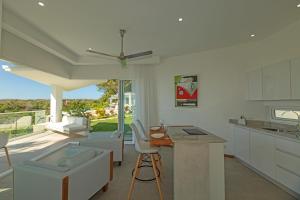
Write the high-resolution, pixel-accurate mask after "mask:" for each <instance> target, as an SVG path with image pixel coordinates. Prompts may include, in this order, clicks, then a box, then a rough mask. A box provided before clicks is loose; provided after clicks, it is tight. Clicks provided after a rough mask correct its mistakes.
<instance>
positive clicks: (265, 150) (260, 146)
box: [250, 130, 276, 178]
mask: <svg viewBox="0 0 300 200" xmlns="http://www.w3.org/2000/svg"><path fill="white" fill-rule="evenodd" d="M250 137H251V142H250V144H251V147H250V149H251V152H250V155H251V165H252V166H253V167H255V168H256V169H258V170H259V171H261V172H263V173H264V174H266V175H268V176H270V177H272V178H275V175H276V173H275V170H276V167H275V138H274V136H271V135H267V134H264V133H261V132H256V131H252V130H251V133H250Z"/></svg>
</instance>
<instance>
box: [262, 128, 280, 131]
mask: <svg viewBox="0 0 300 200" xmlns="http://www.w3.org/2000/svg"><path fill="white" fill-rule="evenodd" d="M262 129H264V130H268V131H274V132H279V131H281V130H280V129H278V128H267V127H263V128H262Z"/></svg>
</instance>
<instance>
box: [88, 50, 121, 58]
mask: <svg viewBox="0 0 300 200" xmlns="http://www.w3.org/2000/svg"><path fill="white" fill-rule="evenodd" d="M86 51H87V52H90V53H95V54H98V55H102V56H109V57H114V58H119V56H115V55H111V54H107V53H102V52H99V51H94V50H92V49H88V50H86Z"/></svg>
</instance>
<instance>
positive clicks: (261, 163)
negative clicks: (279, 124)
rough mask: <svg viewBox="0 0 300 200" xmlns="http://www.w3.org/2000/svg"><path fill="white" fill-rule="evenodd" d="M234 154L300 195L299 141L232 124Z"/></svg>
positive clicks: (275, 181) (270, 178)
mask: <svg viewBox="0 0 300 200" xmlns="http://www.w3.org/2000/svg"><path fill="white" fill-rule="evenodd" d="M233 130H234V155H235V156H236V157H237V158H238V159H240V160H242V161H243V162H246V163H247V164H249V166H251V167H252V168H254V169H256V170H257V171H259V172H261V173H262V174H264V175H266V176H267V177H268V178H269V180H273V182H274V183H275V184H277V185H278V183H280V184H279V186H282V185H284V186H285V187H283V188H288V189H289V192H290V191H293V192H292V193H291V194H295V193H296V194H297V195H298V196H297V197H300V141H299V142H297V141H294V140H292V139H289V138H284V137H282V136H278V135H273V134H271V133H268V132H265V131H263V130H257V129H253V128H250V127H241V126H239V125H236V126H234V127H233Z"/></svg>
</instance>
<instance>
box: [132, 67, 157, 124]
mask: <svg viewBox="0 0 300 200" xmlns="http://www.w3.org/2000/svg"><path fill="white" fill-rule="evenodd" d="M134 71H135V73H134V74H135V77H134V82H133V86H134V87H133V91H134V93H135V97H136V110H135V119H140V120H141V121H142V123H143V124H144V126H145V128H146V129H149V127H150V126H153V125H157V124H158V120H157V104H156V85H155V74H154V69H153V67H152V66H137V67H136V68H135V70H134Z"/></svg>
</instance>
